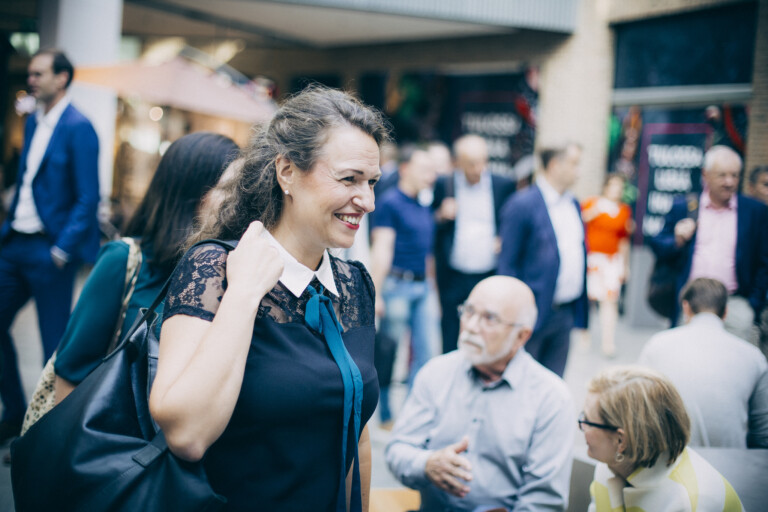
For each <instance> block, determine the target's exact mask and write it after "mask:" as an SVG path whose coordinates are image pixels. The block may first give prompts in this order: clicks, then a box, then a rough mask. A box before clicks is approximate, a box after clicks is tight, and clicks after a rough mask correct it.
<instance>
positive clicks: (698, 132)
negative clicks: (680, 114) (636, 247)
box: [635, 123, 712, 243]
mask: <svg viewBox="0 0 768 512" xmlns="http://www.w3.org/2000/svg"><path fill="white" fill-rule="evenodd" d="M711 132H712V128H711V127H710V126H709V125H707V124H700V123H689V124H670V123H663V124H647V125H645V127H644V129H643V139H642V142H641V147H640V151H641V152H640V163H639V166H638V176H637V178H638V179H637V185H638V189H639V190H638V192H639V193H638V198H639V201H638V204H637V209H636V211H635V216H636V217H635V222H637V226H638V229H637V231H636V232H635V237H636V238H635V243H642V240H643V239H644V238H646V237H653V236H656V235H657V234H658V233H659V232H660V231H661V229H662V228H663V227H664V216H665V215H666V214H667V213H668V212H669V210H670V209H671V208H672V203H673V201H674V198H675V196H679V195H683V194H689V193H700V192H701V167H702V164H703V162H704V153H705V151H706V148H707V140H708V137H709V135H710V133H711Z"/></svg>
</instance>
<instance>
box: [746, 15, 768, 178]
mask: <svg viewBox="0 0 768 512" xmlns="http://www.w3.org/2000/svg"><path fill="white" fill-rule="evenodd" d="M755 32H756V35H755V60H754V68H753V69H752V100H751V101H750V105H749V133H748V135H747V154H746V161H745V164H746V165H745V169H746V172H749V171H751V170H752V169H753V168H754V167H756V166H758V165H768V144H766V141H768V0H760V1H759V2H758V6H757V30H756V31H755ZM745 182H746V180H745Z"/></svg>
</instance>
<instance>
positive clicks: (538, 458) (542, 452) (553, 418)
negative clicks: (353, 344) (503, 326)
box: [385, 350, 576, 512]
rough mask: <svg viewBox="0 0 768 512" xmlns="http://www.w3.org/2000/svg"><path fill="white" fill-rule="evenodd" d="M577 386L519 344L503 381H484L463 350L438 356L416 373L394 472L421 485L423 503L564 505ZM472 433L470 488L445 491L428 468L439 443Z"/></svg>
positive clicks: (401, 420)
mask: <svg viewBox="0 0 768 512" xmlns="http://www.w3.org/2000/svg"><path fill="white" fill-rule="evenodd" d="M575 425H576V416H575V413H574V411H573V406H572V402H571V396H570V392H569V391H568V388H567V387H566V385H565V382H563V380H562V379H560V378H559V377H558V376H557V375H555V374H554V373H552V372H550V371H549V370H547V369H546V368H544V367H543V366H541V365H540V364H539V363H537V362H536V361H535V360H534V359H533V358H532V357H531V356H530V355H529V354H528V353H527V352H525V351H524V350H520V351H519V352H518V353H517V354H516V355H515V357H514V358H513V359H512V361H511V362H510V363H509V365H507V368H506V369H505V371H504V373H503V375H502V378H501V380H500V381H498V382H496V383H494V384H491V385H485V384H483V382H482V381H481V380H480V378H479V377H478V376H477V375H476V372H475V371H474V370H473V369H472V367H471V365H470V363H469V362H468V361H467V360H466V359H465V358H464V356H462V354H461V353H460V352H458V351H454V352H451V353H449V354H446V355H443V356H439V357H436V358H434V359H432V360H431V361H430V362H429V363H427V364H426V365H425V366H424V367H423V368H422V369H421V371H420V372H419V374H418V375H417V376H416V381H415V383H414V386H413V389H412V390H411V393H410V395H409V396H408V399H407V400H406V402H405V405H404V406H403V410H402V411H401V413H400V415H399V416H398V419H397V422H396V424H395V427H394V429H393V432H392V440H391V441H390V443H389V444H388V445H387V448H386V451H385V456H386V460H387V464H388V465H389V468H390V470H391V471H392V473H393V474H394V475H395V476H396V477H397V478H398V479H399V480H400V481H401V482H402V483H403V484H405V485H407V486H408V487H412V488H414V489H418V490H419V491H421V499H422V510H428V511H440V512H443V511H452V512H453V511H472V510H475V509H476V508H478V507H480V506H486V505H488V506H490V505H493V506H497V507H498V506H502V507H506V508H507V509H509V510H512V511H515V512H522V511H534V510H536V511H541V510H552V511H554V510H559V511H562V510H564V509H565V507H566V505H567V502H568V489H569V485H570V476H571V463H572V451H573V435H574V432H575V430H576V427H575ZM465 435H466V436H467V437H468V438H469V448H468V450H467V452H465V453H463V454H462V456H465V457H466V458H467V459H468V460H469V462H470V464H471V465H472V481H471V482H469V487H470V492H469V494H467V496H466V497H464V498H457V497H455V496H452V495H449V494H448V493H445V492H443V491H442V490H440V489H439V488H438V487H436V486H435V485H433V484H432V482H430V481H429V480H428V479H427V476H426V474H425V472H424V469H425V466H426V463H427V459H428V458H429V456H430V454H431V453H432V451H433V450H439V449H441V448H444V447H446V446H448V445H450V444H453V443H457V442H459V441H460V440H461V438H462V437H463V436H465Z"/></svg>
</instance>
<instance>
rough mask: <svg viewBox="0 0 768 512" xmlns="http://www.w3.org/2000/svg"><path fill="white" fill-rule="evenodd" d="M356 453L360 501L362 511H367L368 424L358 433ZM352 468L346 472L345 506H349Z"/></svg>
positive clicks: (369, 484) (369, 463) (369, 471)
mask: <svg viewBox="0 0 768 512" xmlns="http://www.w3.org/2000/svg"><path fill="white" fill-rule="evenodd" d="M357 455H358V458H359V459H360V502H361V503H362V505H363V512H368V508H369V503H370V500H371V498H370V496H371V437H370V434H369V433H368V425H366V426H365V428H363V431H362V432H361V433H360V440H359V441H358V443H357ZM353 471H354V468H352V469H350V470H349V473H347V508H349V503H350V496H351V495H352V472H353Z"/></svg>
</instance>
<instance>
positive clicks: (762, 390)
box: [747, 371, 768, 448]
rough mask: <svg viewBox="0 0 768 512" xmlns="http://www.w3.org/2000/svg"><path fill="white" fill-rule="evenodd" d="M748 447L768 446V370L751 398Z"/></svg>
mask: <svg viewBox="0 0 768 512" xmlns="http://www.w3.org/2000/svg"><path fill="white" fill-rule="evenodd" d="M748 426H749V430H748V433H747V447H748V448H768V371H765V372H763V375H762V377H760V380H759V381H758V383H757V385H756V386H755V389H754V391H752V396H751V397H750V399H749V423H748Z"/></svg>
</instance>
